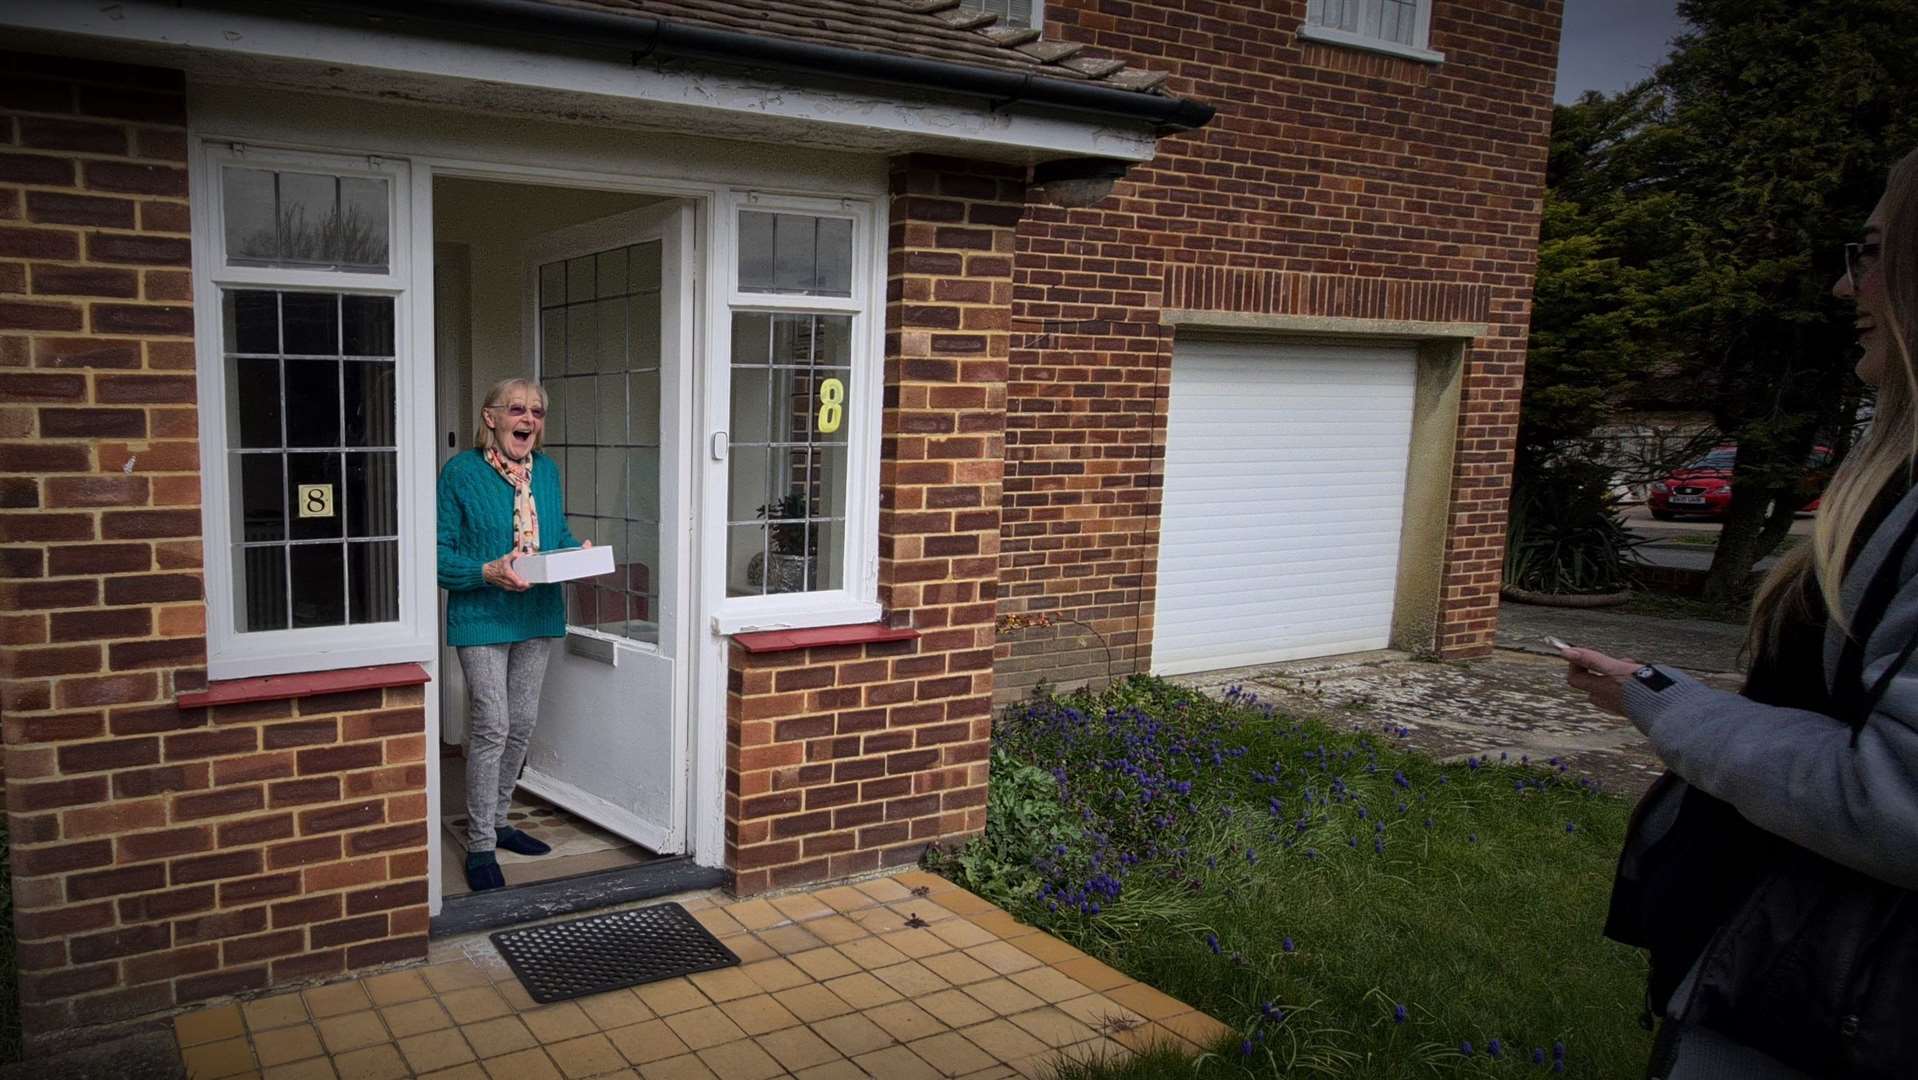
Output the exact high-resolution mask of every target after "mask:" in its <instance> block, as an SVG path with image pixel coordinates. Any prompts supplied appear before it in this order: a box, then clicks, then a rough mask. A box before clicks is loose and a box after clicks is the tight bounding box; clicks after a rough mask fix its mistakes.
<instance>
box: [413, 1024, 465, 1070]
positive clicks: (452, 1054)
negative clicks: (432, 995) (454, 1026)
mask: <svg viewBox="0 0 1918 1080" xmlns="http://www.w3.org/2000/svg"><path fill="white" fill-rule="evenodd" d="M400 1055H401V1056H402V1057H404V1058H406V1063H407V1065H409V1066H411V1067H412V1069H413V1071H414V1072H422V1073H423V1072H432V1071H433V1070H434V1069H449V1068H452V1067H453V1066H455V1065H459V1064H463V1063H465V1062H468V1061H472V1060H473V1049H472V1047H470V1046H467V1045H466V1040H465V1039H463V1038H461V1037H460V1033H459V1032H457V1031H454V1030H451V1029H448V1030H445V1031H429V1032H427V1033H426V1034H424V1035H409V1036H407V1037H406V1038H404V1039H401V1040H400Z"/></svg>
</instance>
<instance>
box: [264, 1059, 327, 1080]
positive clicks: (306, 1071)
mask: <svg viewBox="0 0 1918 1080" xmlns="http://www.w3.org/2000/svg"><path fill="white" fill-rule="evenodd" d="M262 1075H263V1076H264V1078H265V1080H338V1078H339V1074H338V1073H336V1072H334V1071H333V1062H332V1060H331V1059H330V1058H323V1057H316V1058H307V1059H306V1060H305V1061H295V1062H292V1063H290V1064H286V1065H275V1066H273V1067H272V1068H269V1069H267V1070H266V1072H265V1073H263V1074H262Z"/></svg>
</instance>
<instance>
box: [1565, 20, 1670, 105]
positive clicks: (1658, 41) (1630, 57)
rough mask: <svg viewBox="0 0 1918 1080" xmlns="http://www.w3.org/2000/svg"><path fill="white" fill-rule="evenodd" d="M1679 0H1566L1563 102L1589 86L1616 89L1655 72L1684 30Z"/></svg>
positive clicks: (1603, 90) (1594, 88)
mask: <svg viewBox="0 0 1918 1080" xmlns="http://www.w3.org/2000/svg"><path fill="white" fill-rule="evenodd" d="M1676 6H1677V5H1676V4H1675V3H1674V0H1565V34H1564V37H1563V38H1562V39H1561V41H1560V44H1559V50H1558V94H1557V100H1558V101H1559V102H1560V103H1561V104H1563V103H1565V102H1569V101H1572V100H1574V99H1576V98H1577V97H1578V95H1580V94H1582V93H1584V92H1585V91H1587V90H1599V91H1602V92H1604V93H1607V94H1611V93H1616V92H1617V91H1620V90H1623V89H1625V88H1626V87H1628V86H1630V85H1632V84H1633V83H1635V82H1638V81H1639V80H1640V79H1643V78H1645V77H1646V76H1647V75H1650V74H1651V73H1652V69H1653V68H1654V67H1657V66H1658V63H1659V61H1661V60H1663V59H1664V58H1665V54H1666V52H1668V51H1669V50H1668V48H1667V46H1668V45H1669V43H1670V42H1671V40H1672V38H1674V37H1677V36H1678V34H1679V33H1680V32H1681V31H1682V30H1683V29H1684V24H1683V23H1681V22H1680V21H1679V19H1678V15H1677V13H1676V12H1674V11H1673V8H1675V7H1676Z"/></svg>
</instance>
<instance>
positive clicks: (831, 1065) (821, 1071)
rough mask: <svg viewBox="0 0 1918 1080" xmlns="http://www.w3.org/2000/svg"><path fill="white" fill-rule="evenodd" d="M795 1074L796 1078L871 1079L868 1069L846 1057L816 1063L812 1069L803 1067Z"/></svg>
mask: <svg viewBox="0 0 1918 1080" xmlns="http://www.w3.org/2000/svg"><path fill="white" fill-rule="evenodd" d="M793 1076H794V1077H795V1078H796V1080H871V1078H870V1077H869V1076H868V1075H867V1074H866V1070H864V1069H862V1068H860V1067H859V1066H857V1065H854V1064H853V1063H852V1062H850V1061H847V1060H846V1059H845V1058H840V1059H839V1060H837V1061H828V1062H826V1063H825V1064H824V1065H814V1066H813V1067H812V1068H810V1069H801V1070H799V1071H798V1072H796V1073H794V1074H793Z"/></svg>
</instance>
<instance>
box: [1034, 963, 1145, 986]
mask: <svg viewBox="0 0 1918 1080" xmlns="http://www.w3.org/2000/svg"><path fill="white" fill-rule="evenodd" d="M1052 966H1053V967H1054V968H1057V969H1058V970H1059V972H1060V973H1061V974H1063V975H1065V976H1066V977H1068V978H1070V979H1073V980H1075V981H1077V982H1080V983H1083V984H1085V985H1086V986H1087V987H1089V988H1090V989H1093V990H1097V991H1099V992H1100V993H1104V992H1105V991H1107V990H1110V989H1112V988H1113V987H1116V986H1124V985H1125V984H1127V983H1129V982H1131V981H1132V978H1131V976H1129V975H1126V974H1125V973H1124V972H1121V971H1119V970H1118V969H1116V968H1112V967H1108V966H1107V965H1106V964H1105V963H1104V962H1103V961H1099V960H1094V959H1093V958H1092V957H1090V956H1085V957H1080V958H1078V959H1075V960H1061V961H1058V962H1057V963H1055V964H1053V965H1052Z"/></svg>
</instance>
